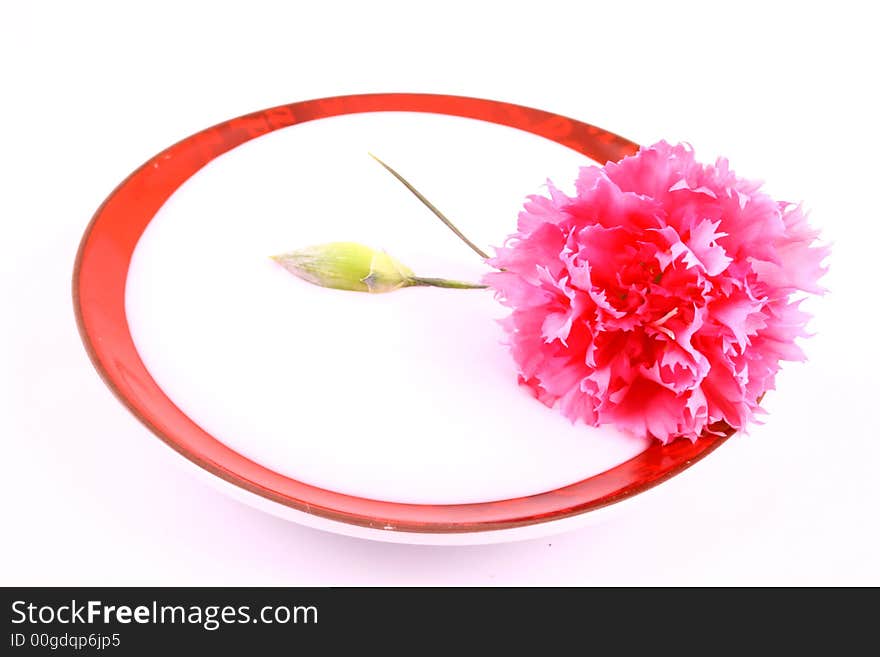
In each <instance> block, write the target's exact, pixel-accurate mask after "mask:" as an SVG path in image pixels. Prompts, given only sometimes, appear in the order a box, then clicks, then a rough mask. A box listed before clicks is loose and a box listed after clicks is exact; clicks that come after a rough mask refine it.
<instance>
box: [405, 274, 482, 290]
mask: <svg viewBox="0 0 880 657" xmlns="http://www.w3.org/2000/svg"><path fill="white" fill-rule="evenodd" d="M409 285H411V286H422V287H450V288H455V289H456V290H482V289H484V288H486V287H487V286H486V285H482V284H480V283H466V282H464V281H452V280H449V279H448V278H425V277H423V276H412V277H410V279H409Z"/></svg>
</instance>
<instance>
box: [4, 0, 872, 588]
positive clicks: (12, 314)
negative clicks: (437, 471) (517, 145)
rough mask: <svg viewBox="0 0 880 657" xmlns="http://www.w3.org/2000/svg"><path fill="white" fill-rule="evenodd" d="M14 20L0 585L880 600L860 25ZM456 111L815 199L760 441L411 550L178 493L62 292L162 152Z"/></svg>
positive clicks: (372, 15)
mask: <svg viewBox="0 0 880 657" xmlns="http://www.w3.org/2000/svg"><path fill="white" fill-rule="evenodd" d="M297 5H298V3H277V4H273V3H259V2H250V3H247V4H245V3H236V4H235V6H233V5H227V4H225V3H204V4H203V5H200V4H198V3H189V4H186V5H184V4H183V3H179V2H176V3H162V2H153V3H149V4H140V3H138V4H135V3H106V4H97V3H87V2H82V3H63V4H62V3H57V4H53V3H45V2H44V3H40V2H34V3H28V4H27V5H25V4H21V3H18V4H15V5H14V4H12V3H5V4H4V5H3V8H2V9H0V61H2V62H3V64H2V68H0V88H2V90H3V100H2V102H0V118H2V125H3V136H2V142H0V143H2V151H0V181H2V182H0V226H2V233H0V235H2V237H0V245H2V258H0V290H2V296H0V299H2V301H3V305H2V311H0V313H2V314H0V437H2V441H3V443H2V445H3V447H2V448H3V454H2V463H3V465H4V468H3V476H2V479H0V482H2V483H0V486H2V498H0V499H2V505H3V506H2V508H3V517H2V522H3V528H4V529H3V534H4V536H3V541H2V542H0V544H2V547H0V550H2V560H0V584H6V585H10V584H23V585H40V584H42V585H50V584H59V585H60V584H70V585H73V584H94V585H99V584H145V585H159V584H168V585H187V584H193V585H194V584H203V585H223V584H226V585H345V584H349V585H361V584H380V585H384V584H476V585H503V584H559V585H567V584H577V585H588V584H874V585H877V584H880V564H878V556H877V555H878V553H880V528H878V512H877V508H878V505H880V492H878V483H877V481H876V472H877V465H878V463H880V431H878V429H877V423H876V420H875V419H874V418H873V416H874V414H875V413H876V406H877V404H876V399H877V393H878V385H877V374H876V368H877V366H878V365H880V363H878V356H877V348H876V344H877V342H876V341H877V331H878V322H877V320H878V318H880V313H878V311H877V298H878V294H877V284H876V281H877V278H878V276H877V271H878V262H877V258H876V244H877V242H876V239H877V237H878V236H880V230H878V228H877V226H878V220H880V217H878V214H880V211H878V205H877V202H876V200H875V199H876V198H877V180H878V174H880V171H878V167H877V166H876V156H875V153H876V151H877V148H878V146H880V143H878V141H880V140H878V129H877V126H876V117H877V116H878V114H880V105H878V102H877V98H876V62H877V61H880V52H878V48H877V45H876V43H877V42H876V38H875V35H874V34H873V32H872V26H874V25H876V23H875V21H874V20H873V19H872V17H871V16H869V15H868V13H867V12H868V11H870V10H868V9H862V7H863V6H864V3H845V2H836V3H833V5H827V4H826V3H815V4H811V3H790V4H789V3H776V4H773V5H772V6H771V5H770V3H767V2H763V3H746V2H740V3H735V4H730V3H727V4H724V5H722V6H720V7H716V6H713V5H712V4H711V3H692V4H691V3H668V2H667V3H656V4H654V3H651V4H647V3H646V4H645V5H641V4H632V3H611V2H604V3H586V2H569V3H563V2H541V3H537V2H532V3H514V2H506V3H498V4H494V3H475V2H467V3H461V4H458V3H453V2H447V3H443V4H442V5H441V4H434V5H425V6H424V7H422V6H420V5H419V4H416V3H399V4H397V3H384V2H375V1H374V2H370V3H357V4H355V3H351V4H350V5H349V4H347V3H338V2H336V3H334V2H324V3H308V4H307V3H303V4H302V7H298V6H297ZM372 91H422V92H437V93H454V94H462V95H473V96H481V97H486V98H494V99H499V100H506V101H511V102H515V103H521V104H525V105H531V106H535V107H541V108H544V109H548V110H552V111H556V112H559V113H562V114H567V115H570V116H574V117H577V118H580V119H582V120H586V121H588V122H591V123H595V124H597V125H600V126H602V127H605V128H607V129H610V130H613V131H615V132H617V133H620V134H623V135H626V136H627V137H629V138H631V139H633V140H635V141H638V142H641V143H651V142H653V141H656V140H658V139H661V138H665V139H667V140H670V141H678V140H687V141H689V142H691V143H692V144H693V145H694V146H695V147H696V148H697V150H698V153H700V154H701V157H702V158H705V159H709V158H711V157H714V156H715V155H718V154H724V155H726V156H728V157H729V158H730V160H731V162H732V163H733V165H734V168H735V169H736V170H737V172H738V173H740V174H741V175H744V176H747V177H758V178H763V179H765V180H766V181H768V189H769V190H770V191H771V193H773V194H774V195H776V196H778V197H780V198H787V199H804V200H805V202H806V205H807V207H809V208H810V209H811V211H812V220H813V222H815V224H816V225H818V226H820V227H822V229H823V230H824V234H825V236H826V238H827V239H828V240H830V241H832V242H833V243H834V253H833V256H832V260H831V265H832V270H831V273H830V274H829V275H828V277H827V278H826V281H825V283H826V285H827V286H828V287H830V288H831V290H832V292H831V293H830V294H828V295H826V296H825V297H824V298H822V299H819V300H817V301H816V302H815V303H812V304H811V306H810V308H811V309H812V310H813V311H814V312H815V314H816V319H815V321H814V322H813V324H812V328H813V330H815V331H816V332H817V335H816V336H815V337H814V338H813V339H811V340H810V341H809V342H808V343H806V349H807V352H808V355H809V356H810V361H809V362H808V363H806V364H804V365H796V366H794V365H789V366H787V367H786V368H785V371H784V373H783V375H782V376H780V378H779V380H778V391H777V392H775V393H772V394H771V395H769V396H768V398H767V402H766V406H767V407H768V409H769V410H770V412H771V413H770V416H769V418H768V420H767V422H766V424H764V425H763V426H759V427H756V428H755V429H754V430H753V431H752V432H751V434H750V435H749V436H745V437H742V436H741V437H738V438H736V439H734V440H731V441H729V443H728V444H726V445H725V446H724V447H723V448H722V449H720V450H719V451H718V452H716V453H715V454H713V455H712V456H710V457H709V458H708V459H706V460H705V461H703V462H701V463H700V464H698V465H697V466H695V467H694V468H692V469H691V470H689V471H687V472H686V473H684V474H683V475H682V476H680V477H676V478H675V479H673V480H671V481H670V482H668V483H666V484H664V485H663V486H661V487H659V488H657V489H654V490H653V491H652V492H651V493H649V494H646V495H644V496H642V499H641V500H640V503H639V504H638V505H633V508H632V509H628V510H626V512H625V513H621V514H618V515H617V517H615V518H613V519H611V520H609V521H607V522H605V523H603V524H601V525H599V526H597V527H590V528H586V529H582V530H577V531H574V532H570V533H567V534H564V535H559V536H556V537H553V538H551V539H545V540H535V541H529V542H523V543H515V544H507V545H497V546H485V547H466V548H462V547H458V548H448V547H446V548H440V547H411V546H401V545H390V544H382V543H372V542H367V541H362V540H358V539H352V538H344V537H340V536H336V535H332V534H326V533H322V532H319V531H316V530H311V529H306V528H303V527H299V526H297V525H294V524H290V523H288V522H285V521H283V520H280V519H276V518H274V517H271V516H269V515H265V514H262V513H260V512H258V511H254V510H252V509H250V508H248V507H246V506H243V505H241V504H240V503H238V502H235V501H232V500H228V499H227V498H225V497H223V496H221V495H219V494H218V493H217V492H215V491H214V490H213V489H212V488H210V487H209V486H206V485H205V484H204V483H203V482H201V481H199V480H197V479H194V478H193V477H192V476H191V475H190V474H189V473H187V472H185V471H184V470H183V469H181V468H178V467H175V464H176V463H177V461H178V460H179V457H178V456H176V455H175V454H174V453H173V452H172V451H171V450H169V449H168V448H167V447H165V446H164V445H163V444H162V443H160V442H159V441H158V440H157V439H155V438H154V437H153V436H152V435H151V434H150V433H149V432H148V431H147V430H146V429H144V428H143V427H141V426H140V425H139V424H138V423H137V422H136V421H135V420H134V419H133V418H132V417H131V416H130V415H129V414H128V413H127V411H125V410H124V409H123V408H122V406H121V405H119V403H118V402H117V401H116V400H115V399H114V398H113V396H112V395H111V394H110V393H109V392H108V391H107V389H106V388H105V387H104V385H103V384H102V383H101V381H100V380H99V378H98V376H97V375H96V374H95V372H94V371H93V369H92V367H91V365H90V364H89V362H88V359H87V357H86V355H85V352H84V351H83V349H82V346H81V344H80V341H79V337H78V335H77V332H76V328H75V325H74V320H73V312H72V306H71V301H70V274H71V269H72V264H73V258H74V255H75V251H76V246H77V243H78V240H79V237H80V235H81V233H82V231H83V229H84V228H85V226H86V224H87V222H88V220H89V218H90V216H91V214H92V213H93V212H94V210H95V209H96V207H97V206H98V204H99V203H100V202H101V200H102V199H103V198H104V197H105V196H106V195H107V194H108V193H109V192H110V191H111V190H112V188H113V187H114V186H115V185H116V184H117V183H118V182H119V181H120V180H121V179H122V178H123V177H124V176H125V175H127V174H128V172H130V171H131V170H132V169H134V168H135V167H137V166H138V165H139V164H140V163H141V162H143V161H144V160H145V159H147V158H148V157H150V156H151V155H153V154H154V153H156V152H158V151H159V150H161V149H162V148H164V147H166V146H167V145H169V144H170V143H172V142H174V141H176V140H178V139H180V138H182V137H185V136H187V135H189V134H191V133H193V132H196V131H198V130H200V129H202V128H204V127H206V126H208V125H212V124H214V123H217V122H219V121H222V120H225V119H227V118H230V117H233V116H237V115H240V114H243V113H246V112H249V111H252V110H256V109H261V108H265V107H270V106H273V105H278V104H282V103H286V102H292V101H295V100H301V99H308V98H315V97H321V96H330V95H339V94H345V93H359V92H372Z"/></svg>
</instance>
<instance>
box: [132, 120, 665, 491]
mask: <svg viewBox="0 0 880 657" xmlns="http://www.w3.org/2000/svg"><path fill="white" fill-rule="evenodd" d="M368 151H372V152H374V153H376V154H377V155H378V156H379V157H381V158H382V159H384V160H385V161H386V162H388V163H389V164H390V165H391V166H393V167H395V168H396V169H398V171H400V172H401V174H402V175H404V176H405V177H407V178H408V179H409V180H410V182H412V183H413V184H414V185H415V186H416V187H417V188H419V189H420V191H422V192H423V193H424V194H425V195H426V196H427V197H428V198H429V199H431V200H432V201H433V202H434V203H435V204H436V205H437V206H438V207H439V208H440V209H441V210H443V211H444V212H445V213H446V214H447V216H449V217H450V218H451V219H452V221H454V222H455V223H456V224H457V225H458V227H459V228H460V229H461V230H462V232H464V233H465V234H466V235H468V236H469V237H470V238H471V239H472V240H473V241H474V242H476V243H477V244H479V245H481V246H483V248H484V250H489V248H488V247H489V246H490V245H498V244H501V243H502V241H503V239H504V237H505V236H506V235H507V234H508V233H510V232H512V231H513V230H514V229H515V225H516V216H517V213H518V212H519V210H520V208H521V206H522V202H523V200H524V198H525V196H526V195H528V194H532V193H538V192H540V191H541V186H542V185H543V183H544V182H545V181H546V179H547V178H551V179H553V180H554V182H556V183H557V184H558V185H559V186H561V187H562V188H563V189H566V188H568V189H570V188H571V183H572V181H573V180H574V178H575V176H576V175H577V169H578V167H579V166H583V165H586V164H591V162H590V161H589V160H587V159H586V158H585V157H584V156H582V155H579V154H577V153H575V152H573V151H571V150H569V149H567V148H565V147H563V146H560V145H558V144H556V143H554V142H551V141H548V140H545V139H542V138H540V137H536V136H534V135H530V134H527V133H524V132H521V131H518V130H515V129H512V128H507V127H503V126H496V125H492V124H487V123H484V122H481V121H474V120H470V119H462V118H456V117H447V116H442V115H431V114H416V113H398V112H386V113H372V114H363V115H352V116H343V117H335V118H331V119H324V120H319V121H314V122H309V123H305V124H302V125H297V126H292V127H290V128H286V129H283V130H279V131H276V132H273V133H270V134H268V135H266V136H264V137H261V138H258V139H256V140H253V141H251V142H248V143H246V144H243V145H242V146H240V147H238V148H236V149H234V150H232V151H230V152H229V153H227V154H225V155H223V156H221V157H219V158H217V159H216V160H214V161H212V162H211V163H210V164H208V165H207V166H206V167H205V168H203V169H202V170H201V171H199V172H198V173H196V174H195V175H194V176H193V177H192V178H191V179H190V180H189V181H187V182H186V183H185V184H184V185H183V186H181V188H180V189H179V190H178V191H177V192H176V193H175V194H174V195H173V196H172V197H171V198H170V199H169V200H168V202H167V203H166V204H165V205H164V206H163V207H162V208H161V209H160V211H159V212H158V213H157V214H156V216H155V218H154V219H153V220H152V222H151V223H150V225H149V226H148V228H147V230H146V231H145V233H144V235H143V237H142V238H141V240H140V242H139V244H138V246H137V249H136V251H135V254H134V257H133V259H132V263H131V268H130V270H129V274H128V281H127V287H126V313H127V316H128V320H129V325H130V328H131V332H132V335H133V337H134V341H135V345H136V346H137V349H138V351H139V353H140V355H141V357H142V359H143V361H144V363H145V364H146V366H147V369H148V370H149V371H150V373H151V375H152V376H153V377H154V379H155V380H156V382H157V383H158V384H159V385H160V387H161V388H162V389H163V390H164V391H165V393H166V394H167V395H168V396H169V397H170V398H171V400H172V401H174V403H175V404H177V406H178V407H180V408H181V410H183V411H184V412H185V413H186V414H187V415H188V416H189V417H190V418H192V419H193V420H194V421H195V422H196V423H197V424H199V425H200V426H201V427H202V428H203V429H205V430H206V431H207V432H209V433H210V434H212V435H213V436H215V437H216V438H217V439H218V440H220V441H221V442H223V443H224V444H226V445H228V446H229V447H231V448H233V449H234V450H236V451H238V452H240V453H241V454H243V455H245V456H247V457H249V458H251V459H252V460H254V461H256V462H258V463H260V464H262V465H264V466H266V467H268V468H270V469H272V470H275V471H277V472H279V473H282V474H285V475H287V476H290V477H293V478H295V479H298V480H301V481H303V482H306V483H309V484H312V485H316V486H320V487H322V488H327V489H330V490H334V491H338V492H342V493H347V494H351V495H358V496H363V497H369V498H373V499H382V500H388V501H395V502H410V503H431V504H454V503H467V502H485V501H493V500H500V499H506V498H510V497H518V496H525V495H531V494H536V493H540V492H544V491H547V490H552V489H555V488H558V487H560V486H564V485H567V484H570V483H574V482H576V481H579V480H581V479H584V478H585V477H589V476H591V475H594V474H597V473H599V472H602V471H604V470H607V469H608V468H610V467H613V466H614V465H617V464H619V463H622V462H624V461H626V460H628V459H630V458H632V457H633V456H635V455H637V454H638V453H640V452H642V451H643V450H644V449H645V448H646V447H647V446H648V441H647V440H641V439H636V438H632V437H628V436H626V435H624V434H621V433H620V432H618V431H616V430H614V429H611V428H601V429H594V428H591V427H585V426H583V425H580V424H578V425H572V424H571V423H570V422H569V421H568V420H566V419H565V418H563V417H562V416H561V415H560V414H559V413H558V412H557V411H555V410H550V409H548V408H546V407H545V406H544V405H542V404H541V403H539V402H538V401H536V400H535V399H533V398H532V397H531V396H530V395H529V394H528V393H527V392H526V391H524V390H523V389H521V388H520V387H519V386H517V384H516V373H515V368H514V364H513V362H512V360H511V357H510V355H509V354H508V352H507V350H506V348H505V347H504V346H503V345H502V344H501V341H502V340H503V338H504V335H503V333H502V331H501V328H500V327H499V326H498V325H497V323H496V322H495V321H494V320H496V319H498V318H501V317H503V316H504V315H506V314H507V309H506V308H504V307H502V306H501V305H500V304H499V303H498V302H497V301H495V300H494V298H493V296H492V294H491V292H490V291H487V290H442V289H433V288H414V289H406V290H402V291H398V292H394V293H391V294H387V295H367V294H359V293H353V292H342V291H336V290H329V289H325V288H319V287H314V286H311V285H309V284H307V283H304V282H303V281H300V280H299V279H297V278H295V277H293V276H292V275H290V274H289V273H287V272H286V271H284V270H283V269H282V268H281V267H279V266H278V265H276V264H275V263H274V262H272V261H271V260H270V259H269V257H268V256H270V255H272V254H277V253H280V252H284V251H289V250H293V249H296V248H300V247H305V246H309V245H313V244H320V243H322V242H330V241H359V242H363V243H366V244H369V245H371V246H374V247H377V248H384V249H386V250H387V251H388V252H389V253H390V254H391V255H393V256H394V257H396V258H398V259H399V260H401V261H402V262H404V263H405V264H407V265H408V266H410V267H411V268H413V269H414V270H415V271H416V273H417V274H419V275H423V276H440V277H448V278H460V279H464V280H474V281H475V280H478V279H479V277H480V275H481V274H482V273H484V272H485V271H488V269H487V267H486V266H485V265H484V264H482V262H481V261H480V259H479V258H478V257H477V255H476V254H474V253H473V252H472V251H470V250H469V249H468V248H467V247H466V246H465V245H464V244H462V243H461V242H459V241H458V239H457V238H456V237H455V236H454V235H453V234H452V233H451V232H450V231H449V230H448V229H447V228H446V227H445V226H443V225H442V224H441V223H440V222H439V221H438V220H437V219H436V218H435V217H434V216H433V215H432V214H431V213H430V212H429V211H428V210H427V209H426V208H425V207H424V206H422V205H421V203H420V202H419V201H418V200H417V199H415V198H414V197H413V196H412V195H410V193H409V192H408V191H407V190H406V189H405V188H404V187H403V186H402V185H401V184H400V183H399V182H397V181H396V180H395V179H394V178H392V177H391V176H390V175H389V174H388V173H387V172H386V171H385V170H384V169H382V168H381V167H380V166H379V165H378V164H377V163H376V162H374V161H373V160H372V159H371V158H370V157H369V156H368V155H367V152H368ZM489 251H490V252H491V250H489Z"/></svg>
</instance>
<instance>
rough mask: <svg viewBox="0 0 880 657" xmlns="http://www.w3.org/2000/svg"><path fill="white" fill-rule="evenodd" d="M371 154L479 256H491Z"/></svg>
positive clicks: (395, 172)
mask: <svg viewBox="0 0 880 657" xmlns="http://www.w3.org/2000/svg"><path fill="white" fill-rule="evenodd" d="M369 155H370V157H371V158H373V159H374V160H376V162H378V163H379V164H381V165H382V166H383V167H385V169H386V170H387V171H388V173H390V174H391V175H392V176H394V177H395V178H397V179H398V180H399V181H400V182H401V183H403V185H404V187H406V188H407V189H408V190H409V191H410V192H412V194H413V196H415V197H416V198H417V199H419V200H420V201H421V202H422V203H424V204H425V207H427V208H428V209H429V210H430V211H431V212H433V213H434V214H435V215H437V218H438V219H440V221H442V222H443V223H444V224H446V227H447V228H449V230H451V231H452V232H453V233H455V234H456V236H457V237H458V238H459V239H460V240H461V241H462V242H464V243H465V244H467V245H468V246H469V247H470V248H471V250H472V251H473V252H474V253H476V254H477V255H478V256H480V257H481V258H483V259H484V260H485V259H487V258H488V257H489V255H488V254H487V253H486V252H485V251H483V250H482V249H481V248H480V247H478V246H477V245H476V244H474V243H473V242H471V241H470V240H469V239H468V238H467V237H465V236H464V234H463V233H462V232H461V231H460V230H459V229H458V228H456V227H455V224H453V223H452V222H451V221H449V219H447V218H446V216H445V215H444V214H443V213H442V212H440V210H438V209H437V208H436V207H435V206H434V204H433V203H431V201H429V200H428V199H426V198H425V197H424V196H422V194H421V192H419V190H417V189H416V188H415V187H413V186H412V185H411V184H410V183H409V181H407V180H406V178H404V177H403V176H401V175H400V174H399V173H397V171H395V170H394V169H392V168H391V167H390V166H388V165H387V164H385V163H384V162H383V161H382V160H380V159H379V158H378V157H376V156H375V155H373V154H372V153H370V154H369Z"/></svg>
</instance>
